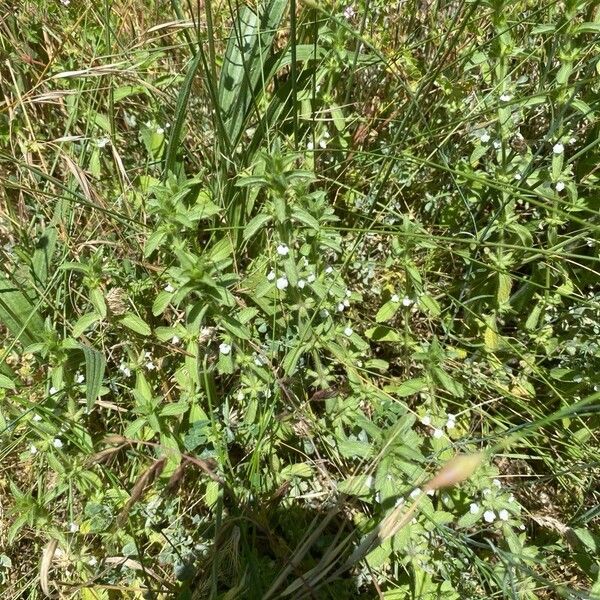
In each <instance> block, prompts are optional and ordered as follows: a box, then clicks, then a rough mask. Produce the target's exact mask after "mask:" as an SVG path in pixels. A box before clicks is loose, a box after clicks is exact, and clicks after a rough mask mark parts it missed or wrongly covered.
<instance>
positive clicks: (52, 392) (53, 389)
mask: <svg viewBox="0 0 600 600" xmlns="http://www.w3.org/2000/svg"><path fill="white" fill-rule="evenodd" d="M49 392H50V395H51V396H54V394H56V393H57V392H58V390H57V389H56V388H55V387H54V386H52V387H51V388H50V390H49Z"/></svg>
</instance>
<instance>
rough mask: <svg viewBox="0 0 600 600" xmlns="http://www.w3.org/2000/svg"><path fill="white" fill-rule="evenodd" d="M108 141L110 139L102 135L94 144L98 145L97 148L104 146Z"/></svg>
mask: <svg viewBox="0 0 600 600" xmlns="http://www.w3.org/2000/svg"><path fill="white" fill-rule="evenodd" d="M109 142H110V140H109V139H108V138H107V137H102V138H100V139H99V140H96V146H98V148H104V147H105V146H107V145H108V143H109Z"/></svg>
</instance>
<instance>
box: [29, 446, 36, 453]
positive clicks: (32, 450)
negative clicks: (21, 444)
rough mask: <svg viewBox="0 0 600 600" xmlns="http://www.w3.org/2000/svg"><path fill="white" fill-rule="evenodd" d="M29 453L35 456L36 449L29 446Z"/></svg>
mask: <svg viewBox="0 0 600 600" xmlns="http://www.w3.org/2000/svg"><path fill="white" fill-rule="evenodd" d="M29 452H31V454H37V448H36V447H35V446H34V445H33V444H31V446H29Z"/></svg>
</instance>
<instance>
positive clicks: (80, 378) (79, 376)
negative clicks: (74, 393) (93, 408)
mask: <svg viewBox="0 0 600 600" xmlns="http://www.w3.org/2000/svg"><path fill="white" fill-rule="evenodd" d="M84 381H85V377H84V376H83V375H82V374H81V373H77V374H76V375H75V383H83V382H84Z"/></svg>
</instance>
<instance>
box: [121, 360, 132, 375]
mask: <svg viewBox="0 0 600 600" xmlns="http://www.w3.org/2000/svg"><path fill="white" fill-rule="evenodd" d="M119 371H121V373H123V375H125V377H131V369H130V368H129V367H128V366H127V365H126V364H125V363H121V364H120V365H119Z"/></svg>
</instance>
